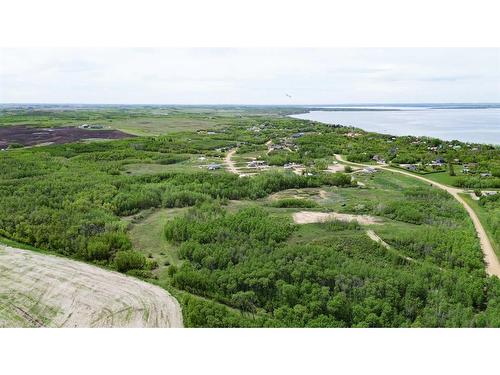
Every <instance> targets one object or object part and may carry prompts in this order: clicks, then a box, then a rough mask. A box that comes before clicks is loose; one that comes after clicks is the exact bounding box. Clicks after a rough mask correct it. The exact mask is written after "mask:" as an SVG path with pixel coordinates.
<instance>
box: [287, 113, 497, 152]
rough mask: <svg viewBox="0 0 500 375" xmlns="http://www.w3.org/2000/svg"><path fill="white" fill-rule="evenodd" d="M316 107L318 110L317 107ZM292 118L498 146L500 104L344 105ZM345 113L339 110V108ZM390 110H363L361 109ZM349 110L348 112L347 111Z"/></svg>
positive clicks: (375, 130)
mask: <svg viewBox="0 0 500 375" xmlns="http://www.w3.org/2000/svg"><path fill="white" fill-rule="evenodd" d="M316 108H318V107H316ZM322 108H331V109H335V110H333V111H332V110H330V111H326V110H313V111H311V112H308V113H304V114H298V115H293V116H291V117H295V118H299V119H305V120H313V121H319V122H323V123H326V124H340V125H345V126H355V127H357V128H360V129H363V130H367V131H373V132H377V133H384V134H392V135H416V136H429V137H436V138H440V139H444V140H453V139H457V140H459V141H463V142H477V143H489V144H500V105H491V106H482V107H481V106H474V105H470V106H466V105H462V106H457V107H452V106H444V105H441V106H440V105H435V106H434V105H433V106H431V105H429V106H411V105H409V106H392V105H391V106H348V107H347V106H346V107H344V106H343V107H338V106H337V107H326V106H324V107H322ZM341 108H342V109H344V110H340V109H341ZM367 108H373V109H391V110H385V111H380V110H378V111H366V110H360V109H367ZM346 109H348V110H346Z"/></svg>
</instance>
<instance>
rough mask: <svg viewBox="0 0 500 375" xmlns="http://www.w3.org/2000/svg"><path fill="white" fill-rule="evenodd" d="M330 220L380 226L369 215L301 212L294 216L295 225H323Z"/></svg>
mask: <svg viewBox="0 0 500 375" xmlns="http://www.w3.org/2000/svg"><path fill="white" fill-rule="evenodd" d="M329 220H340V221H347V222H349V221H357V222H358V223H359V224H363V225H370V224H380V220H378V219H377V218H376V217H374V216H369V215H352V214H340V213H337V212H315V211H300V212H296V213H294V214H293V221H294V223H295V224H311V223H322V222H326V221H329Z"/></svg>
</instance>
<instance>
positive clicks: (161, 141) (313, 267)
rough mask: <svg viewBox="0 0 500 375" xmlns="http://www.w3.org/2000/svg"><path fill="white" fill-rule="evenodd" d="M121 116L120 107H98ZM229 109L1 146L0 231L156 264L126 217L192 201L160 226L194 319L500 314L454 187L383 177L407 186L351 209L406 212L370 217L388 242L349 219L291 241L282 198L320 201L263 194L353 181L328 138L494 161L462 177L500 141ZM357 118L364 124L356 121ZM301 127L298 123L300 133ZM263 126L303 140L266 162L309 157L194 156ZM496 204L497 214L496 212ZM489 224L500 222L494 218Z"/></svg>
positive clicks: (486, 321) (351, 320)
mask: <svg viewBox="0 0 500 375" xmlns="http://www.w3.org/2000/svg"><path fill="white" fill-rule="evenodd" d="M145 111H146V109H144V111H142V110H141V112H140V116H144V113H145ZM255 111H257V110H255ZM46 115H47V114H46V113H40V114H39V115H36V114H35V115H34V116H35V117H36V116H38V120H39V122H38V120H37V121H35V123H40V124H42V123H43V124H46V123H50V121H52V120H54V121H56V120H57V121H56V122H57V123H61V124H62V123H63V121H66V120H67V118H69V117H71V114H70V113H64V114H60V115H58V116H55V117H54V119H52V120H51V118H50V117H47V116H46ZM24 116H25V114H22V116H21V117H22V118H23V119H24V118H25V117H24ZM26 116H28V115H27V114H26ZM113 116H119V114H118V112H114V111H110V112H109V113H108V114H107V115H102V116H101V117H99V116H96V118H97V119H113ZM124 116H125V115H124ZM203 116H206V114H204V115H203ZM28 117H29V116H28ZM198 117H199V118H201V115H200V116H198ZM75 119H80V118H79V117H76V118H75ZM216 120H217V121H219V120H220V119H216ZM224 121H227V122H230V124H231V125H230V126H227V127H223V128H218V130H217V131H213V132H212V131H211V132H210V134H208V132H207V131H206V130H203V131H199V132H195V131H189V132H177V133H175V132H174V133H171V134H168V135H162V136H158V137H135V138H133V139H126V140H117V141H102V142H80V143H71V144H61V145H48V146H40V147H33V148H15V149H9V150H7V151H4V152H2V153H0V236H4V237H6V238H9V239H12V240H16V241H19V242H22V243H25V244H30V245H33V246H35V247H37V248H40V249H44V250H50V251H53V252H56V253H59V254H63V255H65V256H69V257H73V258H76V259H81V260H85V261H88V262H94V263H96V264H100V265H103V266H106V267H111V268H114V269H116V270H118V271H120V272H127V273H129V274H131V275H135V276H138V277H142V278H146V279H150V278H151V277H152V274H151V272H149V271H150V270H152V269H155V268H156V267H158V264H157V263H156V262H155V261H154V260H153V259H151V257H149V256H148V254H143V253H142V252H140V251H138V249H136V248H134V246H133V244H132V242H131V239H130V236H129V232H128V226H129V224H128V222H127V221H126V220H124V218H125V217H127V216H129V215H134V214H140V213H141V212H143V210H148V209H172V208H181V207H189V208H186V209H185V210H187V212H186V213H185V214H182V215H178V216H176V217H174V218H169V220H168V223H167V224H166V226H165V228H164V234H163V235H164V236H165V237H164V239H165V238H167V239H168V241H170V243H171V245H172V246H173V248H175V249H176V250H178V253H179V254H178V255H179V257H180V261H179V262H178V263H176V264H170V265H168V266H166V267H168V268H167V269H168V275H167V279H166V281H165V280H164V279H162V280H161V281H162V282H165V285H166V286H168V287H173V288H175V289H176V290H180V291H182V292H181V297H180V302H181V303H182V306H183V312H184V319H185V323H186V325H188V326H214V327H237V326H244V327H263V326H273V327H275V326H276V327H279V326H285V327H292V326H293V327H305V326H307V327H410V326H415V327H419V326H425V327H435V326H454V327H459V326H478V327H482V326H500V318H499V317H500V281H499V280H498V279H496V278H490V277H487V276H486V274H485V272H484V263H483V260H482V254H481V250H480V248H479V244H478V241H477V239H476V237H475V233H474V228H473V226H472V224H471V223H470V220H469V218H468V216H467V215H466V213H465V211H464V210H463V209H462V208H461V207H460V206H459V205H458V203H457V202H456V201H455V200H453V198H452V197H451V196H449V195H447V194H446V193H445V192H442V191H440V190H438V189H433V188H430V187H413V188H410V187H408V188H405V189H400V188H399V187H398V186H394V185H390V184H387V186H385V189H387V191H388V192H390V191H391V189H396V188H398V189H400V190H401V191H402V192H401V196H400V197H399V198H395V197H394V196H393V195H391V194H387V197H385V196H384V197H383V199H381V200H380V201H378V200H371V201H367V202H365V203H366V204H365V203H364V204H363V205H359V206H360V208H359V211H356V213H363V214H372V215H376V216H379V217H381V218H384V220H387V221H388V222H390V223H402V224H404V225H403V226H402V227H401V228H398V230H395V231H391V230H389V229H386V230H384V229H383V228H385V226H383V225H382V226H381V229H377V230H378V231H379V232H380V233H379V234H380V235H381V237H382V238H383V239H384V241H386V242H387V243H389V245H390V246H392V247H393V248H394V251H387V249H386V248H384V247H383V246H381V245H379V244H378V243H376V242H375V241H373V240H371V239H370V238H369V237H368V236H367V235H366V233H365V228H363V226H361V225H358V224H357V223H354V222H352V223H345V222H340V221H332V222H327V223H318V224H307V225H308V227H305V228H306V229H310V230H311V231H318V233H319V234H320V236H318V237H317V238H312V239H311V240H310V241H309V242H308V243H304V241H298V240H297V239H298V238H300V236H302V232H300V229H299V227H298V226H297V225H294V224H292V222H291V219H290V217H289V216H286V215H285V214H283V212H284V213H290V212H292V211H293V210H294V209H295V210H296V211H299V210H302V209H306V208H307V209H311V210H322V209H323V207H322V206H321V205H319V204H318V202H317V201H316V200H313V199H302V198H297V197H291V198H290V197H289V198H282V199H275V200H268V201H265V199H266V197H268V196H269V195H270V194H272V193H276V192H281V191H283V190H287V189H302V188H322V189H324V188H325V187H330V186H335V187H338V188H339V189H347V190H349V191H351V190H352V189H355V188H356V186H357V184H356V182H355V180H354V179H353V178H352V177H353V176H354V177H355V176H356V175H351V174H344V173H326V172H323V170H324V169H326V166H327V165H328V163H329V162H328V160H332V157H333V154H335V153H338V154H343V155H346V157H347V158H348V160H351V161H359V162H369V161H372V162H373V160H372V158H373V156H374V155H380V156H381V157H384V158H386V159H387V160H388V161H389V162H390V161H397V162H409V163H414V162H427V161H430V160H432V159H435V158H436V157H437V156H442V157H444V158H446V159H447V160H449V159H452V158H460V159H461V160H462V161H465V162H470V163H476V164H477V170H478V171H481V170H491V171H493V176H491V177H488V178H480V177H478V176H476V175H474V176H472V177H463V178H462V177H459V178H461V180H457V181H466V182H464V183H463V186H466V185H467V184H469V185H471V187H483V188H484V187H489V186H490V185H488V184H493V186H496V183H497V182H495V181H496V180H498V176H497V175H496V174H497V172H495V171H496V169H495V168H496V167H495V166H497V165H498V163H499V157H498V148H495V147H493V146H478V147H477V149H476V150H473V147H469V146H470V145H469V146H466V145H464V144H463V143H457V142H444V141H439V140H434V139H425V142H426V143H423V142H424V141H423V139H419V140H418V142H419V143H415V142H417V140H416V138H415V137H397V138H396V137H391V136H386V135H380V134H375V133H366V132H362V131H359V130H356V129H353V128H344V127H339V126H326V125H321V124H318V123H311V122H307V121H300V120H295V119H290V118H285V117H279V116H272V117H266V116H261V115H254V116H240V117H236V116H234V117H229V116H227V117H224ZM255 129H257V130H258V131H255ZM353 131H355V132H356V134H358V135H356V136H352V132H353ZM297 133H300V134H302V133H303V134H302V135H301V136H300V137H297V138H293V139H292V137H291V135H292V134H297ZM349 134H351V135H349ZM269 140H273V143H274V144H279V142H285V141H284V140H286V142H292V143H293V144H294V147H293V150H284V149H282V150H279V151H273V152H270V153H269V154H268V155H266V156H264V157H263V159H264V160H267V162H268V164H270V165H272V166H282V165H283V164H286V163H290V162H294V163H302V164H304V165H305V166H306V167H307V168H308V169H307V171H311V172H312V173H308V174H304V175H297V174H294V173H292V172H290V171H284V170H283V168H281V170H279V171H276V170H275V171H268V172H262V171H259V173H257V174H256V175H255V176H252V177H239V176H238V175H236V174H231V173H227V172H225V171H223V170H218V171H208V170H207V168H206V165H201V164H200V167H198V166H193V164H192V161H193V160H198V158H199V157H200V156H203V158H211V160H215V161H218V162H220V163H222V161H223V158H224V156H225V155H226V153H227V151H228V150H229V149H234V148H238V154H240V155H241V154H244V153H248V152H262V153H263V154H265V152H266V150H267V147H266V145H265V143H266V142H267V141H269ZM450 144H451V145H454V146H459V145H461V148H457V147H455V148H453V147H449V145H450ZM429 146H432V147H435V148H436V149H435V150H432V151H430V150H429V149H428V147H429ZM474 148H475V147H474ZM452 160H453V159H452ZM190 163H191V164H190ZM200 163H201V162H200ZM133 164H139V165H148V164H154V165H160V166H165V167H169V166H174V167H175V166H179V167H178V168H175V169H165V171H162V172H161V173H146V174H140V175H133V174H127V173H126V168H125V167H126V166H128V165H133ZM201 167H202V168H201ZM347 172H350V171H347ZM468 181H470V182H468ZM477 181H479V184H480V186H476V185H477ZM460 183H462V182H460ZM467 186H468V185H467ZM497 197H498V195H496V196H490V197H483V198H481V199H480V200H479V201H478V204H479V205H481V207H483V208H484V209H485V210H487V212H492V213H497V212H498V202H499V201H498V198H497ZM234 201H239V202H243V201H244V202H245V207H243V208H238V209H235V208H234V207H235V206H232V207H233V208H232V209H231V210H230V209H229V208H228V207H229V206H230V204H231V202H234ZM250 201H252V202H253V203H252V202H250ZM255 202H259V204H254V203H255ZM355 206H358V205H355V204H352V205H348V206H345V209H346V210H349V209H351V208H352V207H355ZM288 215H289V214H288ZM170 219H171V220H170ZM488 220H491V222H488V223H489V224H490V225H491V227H493V228H498V227H499V226H498V225H497V224H498V215H496V214H492V215H490V216H489V217H488ZM162 225H163V224H162ZM387 228H392V227H389V226H388V227H387ZM303 230H304V229H303ZM493 233H494V236H495V238H496V237H498V230H495V231H494V232H493ZM401 254H404V256H402V255H401ZM405 257H406V258H405ZM407 258H409V259H411V260H408V259H407ZM155 281H157V280H155ZM200 297H202V298H200Z"/></svg>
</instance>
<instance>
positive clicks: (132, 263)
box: [115, 250, 146, 272]
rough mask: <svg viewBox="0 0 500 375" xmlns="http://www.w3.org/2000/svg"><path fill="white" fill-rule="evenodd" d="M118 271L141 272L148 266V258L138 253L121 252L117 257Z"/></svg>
mask: <svg viewBox="0 0 500 375" xmlns="http://www.w3.org/2000/svg"><path fill="white" fill-rule="evenodd" d="M115 265H116V269H117V270H118V271H120V272H127V271H130V270H140V269H143V268H144V267H145V265H146V257H145V256H144V255H143V254H142V253H139V252H137V251H133V250H127V251H119V252H117V253H116V255H115Z"/></svg>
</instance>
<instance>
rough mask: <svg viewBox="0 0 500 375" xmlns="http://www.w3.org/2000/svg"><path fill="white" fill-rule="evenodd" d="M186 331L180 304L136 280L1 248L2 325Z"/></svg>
mask: <svg viewBox="0 0 500 375" xmlns="http://www.w3.org/2000/svg"><path fill="white" fill-rule="evenodd" d="M37 326H47V327H182V326H183V325H182V312H181V307H180V305H179V303H178V302H177V300H176V299H175V298H174V297H172V296H171V295H170V294H169V293H168V292H167V291H166V290H164V289H162V288H160V287H158V286H155V285H152V284H149V283H146V282H143V281H140V280H138V279H135V278H133V277H128V276H126V275H123V274H120V273H117V272H113V271H108V270H105V269H102V268H99V267H95V266H91V265H89V264H86V263H82V262H77V261H74V260H71V259H66V258H62V257H57V256H52V255H45V254H39V253H36V252H33V251H29V250H23V249H16V248H12V247H8V246H3V245H0V327H37Z"/></svg>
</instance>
